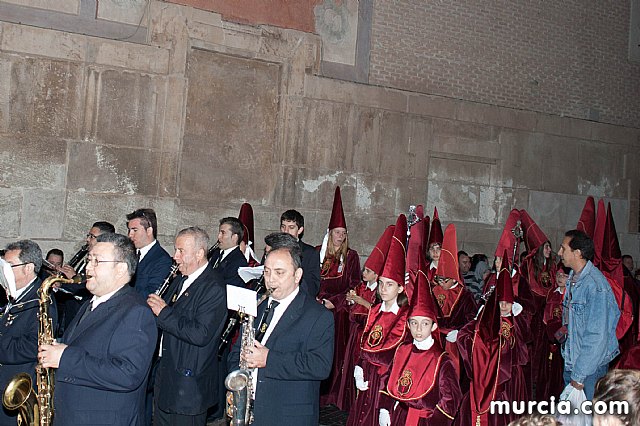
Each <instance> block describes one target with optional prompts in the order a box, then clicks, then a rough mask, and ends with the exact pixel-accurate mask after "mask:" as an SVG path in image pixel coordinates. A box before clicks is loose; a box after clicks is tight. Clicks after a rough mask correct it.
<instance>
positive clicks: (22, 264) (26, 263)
mask: <svg viewBox="0 0 640 426" xmlns="http://www.w3.org/2000/svg"><path fill="white" fill-rule="evenodd" d="M30 263H31V262H23V263H16V264H15V265H11V267H12V268H17V267H18V266H24V265H28V264H30Z"/></svg>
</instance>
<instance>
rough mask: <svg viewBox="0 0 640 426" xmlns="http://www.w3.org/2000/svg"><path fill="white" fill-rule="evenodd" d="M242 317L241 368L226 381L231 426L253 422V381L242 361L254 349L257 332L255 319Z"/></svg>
mask: <svg viewBox="0 0 640 426" xmlns="http://www.w3.org/2000/svg"><path fill="white" fill-rule="evenodd" d="M241 316H242V318H241V321H242V337H241V338H242V341H241V344H240V368H239V369H237V370H234V371H232V372H231V373H229V374H228V375H227V377H226V378H225V379H224V385H225V386H226V387H227V389H228V390H229V391H230V392H229V393H228V395H227V416H229V417H231V426H245V425H248V424H251V423H252V422H253V381H252V378H251V371H250V370H249V368H248V367H247V362H246V361H243V359H242V353H244V352H245V350H247V349H248V348H252V347H253V342H254V338H255V330H254V329H253V317H252V316H251V315H246V314H241Z"/></svg>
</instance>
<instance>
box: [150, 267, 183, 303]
mask: <svg viewBox="0 0 640 426" xmlns="http://www.w3.org/2000/svg"><path fill="white" fill-rule="evenodd" d="M179 267H180V265H178V264H177V263H175V262H174V263H173V264H172V265H171V269H170V270H169V275H167V278H165V279H164V281H163V282H162V284H160V287H158V289H157V290H156V291H155V295H156V296H160V297H162V296H164V294H165V293H166V292H167V290H168V289H169V286H170V285H171V281H173V279H174V278H175V276H176V274H177V273H178V268H179Z"/></svg>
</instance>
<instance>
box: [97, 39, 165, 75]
mask: <svg viewBox="0 0 640 426" xmlns="http://www.w3.org/2000/svg"><path fill="white" fill-rule="evenodd" d="M87 42H88V45H87V54H86V58H87V61H89V62H92V63H95V64H98V65H106V66H110V67H121V68H126V69H129V70H133V71H142V72H149V73H158V74H166V73H167V72H168V70H169V50H168V49H165V48H162V47H158V46H146V45H142V44H136V43H122V42H115V41H106V40H104V39H100V38H96V37H87ZM123 44H124V46H123ZM125 46H126V47H125Z"/></svg>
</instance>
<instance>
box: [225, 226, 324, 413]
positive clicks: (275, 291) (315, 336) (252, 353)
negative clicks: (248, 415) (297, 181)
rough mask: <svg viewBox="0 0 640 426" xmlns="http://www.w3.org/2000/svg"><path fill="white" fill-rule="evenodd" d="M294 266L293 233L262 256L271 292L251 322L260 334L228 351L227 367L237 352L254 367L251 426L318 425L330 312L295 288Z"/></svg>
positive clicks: (297, 275)
mask: <svg viewBox="0 0 640 426" xmlns="http://www.w3.org/2000/svg"><path fill="white" fill-rule="evenodd" d="M281 242H282V241H281ZM300 266H301V261H300V246H299V245H298V242H297V241H296V240H295V239H294V238H293V237H290V238H289V242H288V243H286V242H284V243H283V244H282V245H281V246H280V247H279V248H272V250H271V251H270V252H269V253H268V254H267V256H266V258H265V264H264V278H265V284H266V286H267V288H269V289H271V290H272V293H271V297H269V299H268V300H267V301H265V302H264V303H263V304H262V305H261V307H260V309H259V310H258V316H257V319H256V321H255V323H254V326H258V328H257V329H259V330H262V329H263V327H262V326H264V330H265V332H264V335H263V336H262V337H261V338H260V339H256V341H255V345H254V347H252V348H248V349H247V350H246V351H245V352H244V353H242V354H240V339H238V341H237V342H236V344H235V345H234V347H233V350H232V352H231V354H230V355H229V369H230V370H234V369H236V368H237V366H238V363H239V360H240V357H241V356H242V357H243V358H244V359H245V360H246V362H247V365H248V367H249V368H253V369H254V370H253V380H254V386H253V389H255V406H254V416H255V421H254V423H253V424H254V425H256V426H269V425H274V426H275V425H282V424H287V425H296V426H311V425H317V424H318V413H319V400H320V382H321V381H322V380H323V379H326V378H327V377H328V376H329V373H330V372H331V364H332V360H333V338H334V325H333V315H332V314H331V312H329V311H328V310H327V309H326V308H324V307H323V306H321V305H320V304H319V303H317V302H316V300H315V298H313V297H311V296H309V295H308V294H307V293H306V292H304V291H300V288H299V284H300V279H301V278H302V268H301V267H300ZM267 309H269V312H270V313H268V314H267V312H266V310H267Z"/></svg>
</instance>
